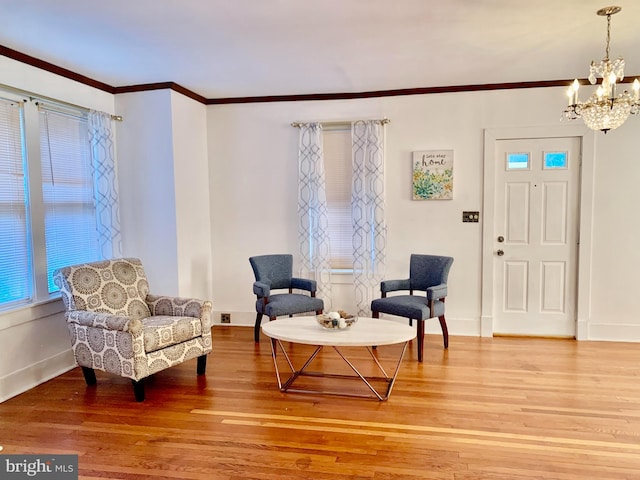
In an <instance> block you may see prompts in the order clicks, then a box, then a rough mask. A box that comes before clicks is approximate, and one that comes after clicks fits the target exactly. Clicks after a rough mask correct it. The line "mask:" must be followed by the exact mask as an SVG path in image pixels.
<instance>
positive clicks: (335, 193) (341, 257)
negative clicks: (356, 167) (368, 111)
mask: <svg viewBox="0 0 640 480" xmlns="http://www.w3.org/2000/svg"><path fill="white" fill-rule="evenodd" d="M323 139H324V140H323V145H322V147H323V153H324V168H325V184H326V194H327V210H328V213H329V226H328V231H329V238H330V244H331V268H332V269H333V270H335V271H351V270H352V269H353V240H352V233H351V232H352V231H353V229H352V226H351V223H352V222H351V178H352V170H353V168H352V165H351V125H349V124H345V125H343V126H339V127H325V128H324V130H323Z"/></svg>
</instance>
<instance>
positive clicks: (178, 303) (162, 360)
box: [54, 258, 212, 402]
mask: <svg viewBox="0 0 640 480" xmlns="http://www.w3.org/2000/svg"><path fill="white" fill-rule="evenodd" d="M54 281H55V284H56V285H57V286H58V287H59V288H60V291H61V292H62V299H63V301H64V304H65V307H66V309H67V312H66V319H67V325H68V327H69V332H70V333H71V344H72V348H73V354H74V356H75V359H76V362H77V364H78V365H79V366H81V367H82V372H83V374H84V378H85V380H86V382H87V385H95V384H96V375H95V371H94V369H98V370H102V371H105V372H109V373H115V374H116V375H120V376H122V377H127V378H130V379H131V380H132V382H133V390H134V394H135V398H136V400H137V401H139V402H141V401H143V400H144V383H143V379H144V378H145V377H148V376H149V375H152V374H154V373H156V372H159V371H160V370H164V369H165V368H169V367H171V366H173V365H177V364H179V363H182V362H184V361H186V360H190V359H192V358H196V357H197V358H198V362H197V373H198V375H203V374H204V373H205V370H206V366H207V354H208V353H209V352H211V308H212V306H211V302H210V301H202V300H196V299H190V298H176V297H162V296H156V295H150V294H149V284H148V283H147V277H146V275H145V273H144V269H143V268H142V263H141V262H140V260H139V259H137V258H122V259H115V260H104V261H99V262H93V263H85V264H81V265H74V266H70V267H65V268H61V269H58V270H56V271H55V272H54Z"/></svg>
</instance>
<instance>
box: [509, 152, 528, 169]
mask: <svg viewBox="0 0 640 480" xmlns="http://www.w3.org/2000/svg"><path fill="white" fill-rule="evenodd" d="M528 169H529V154H528V153H507V170H528Z"/></svg>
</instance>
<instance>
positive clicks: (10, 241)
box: [0, 99, 31, 306]
mask: <svg viewBox="0 0 640 480" xmlns="http://www.w3.org/2000/svg"><path fill="white" fill-rule="evenodd" d="M23 126H24V122H23V106H22V102H19V101H11V100H7V99H0V272H1V273H0V306H2V305H5V304H12V303H14V302H19V301H21V300H24V299H28V298H30V297H31V282H30V281H29V267H30V263H29V252H28V232H27V208H26V196H25V192H26V176H25V171H24V161H23V156H24V136H23V131H24V130H23Z"/></svg>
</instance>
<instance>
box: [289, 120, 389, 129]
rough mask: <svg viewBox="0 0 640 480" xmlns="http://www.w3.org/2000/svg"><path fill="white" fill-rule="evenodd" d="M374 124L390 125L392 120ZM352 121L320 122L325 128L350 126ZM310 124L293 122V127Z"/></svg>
mask: <svg viewBox="0 0 640 480" xmlns="http://www.w3.org/2000/svg"><path fill="white" fill-rule="evenodd" d="M372 121H373V122H379V123H381V124H382V125H384V124H385V123H390V122H391V120H389V119H388V118H380V119H377V120H372ZM351 122H352V121H351V120H345V121H343V122H318V123H319V124H320V125H322V126H323V127H331V126H336V125H349V124H350V123H351ZM308 123H311V122H292V123H291V126H292V127H296V128H300V127H302V126H303V125H306V124H308Z"/></svg>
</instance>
